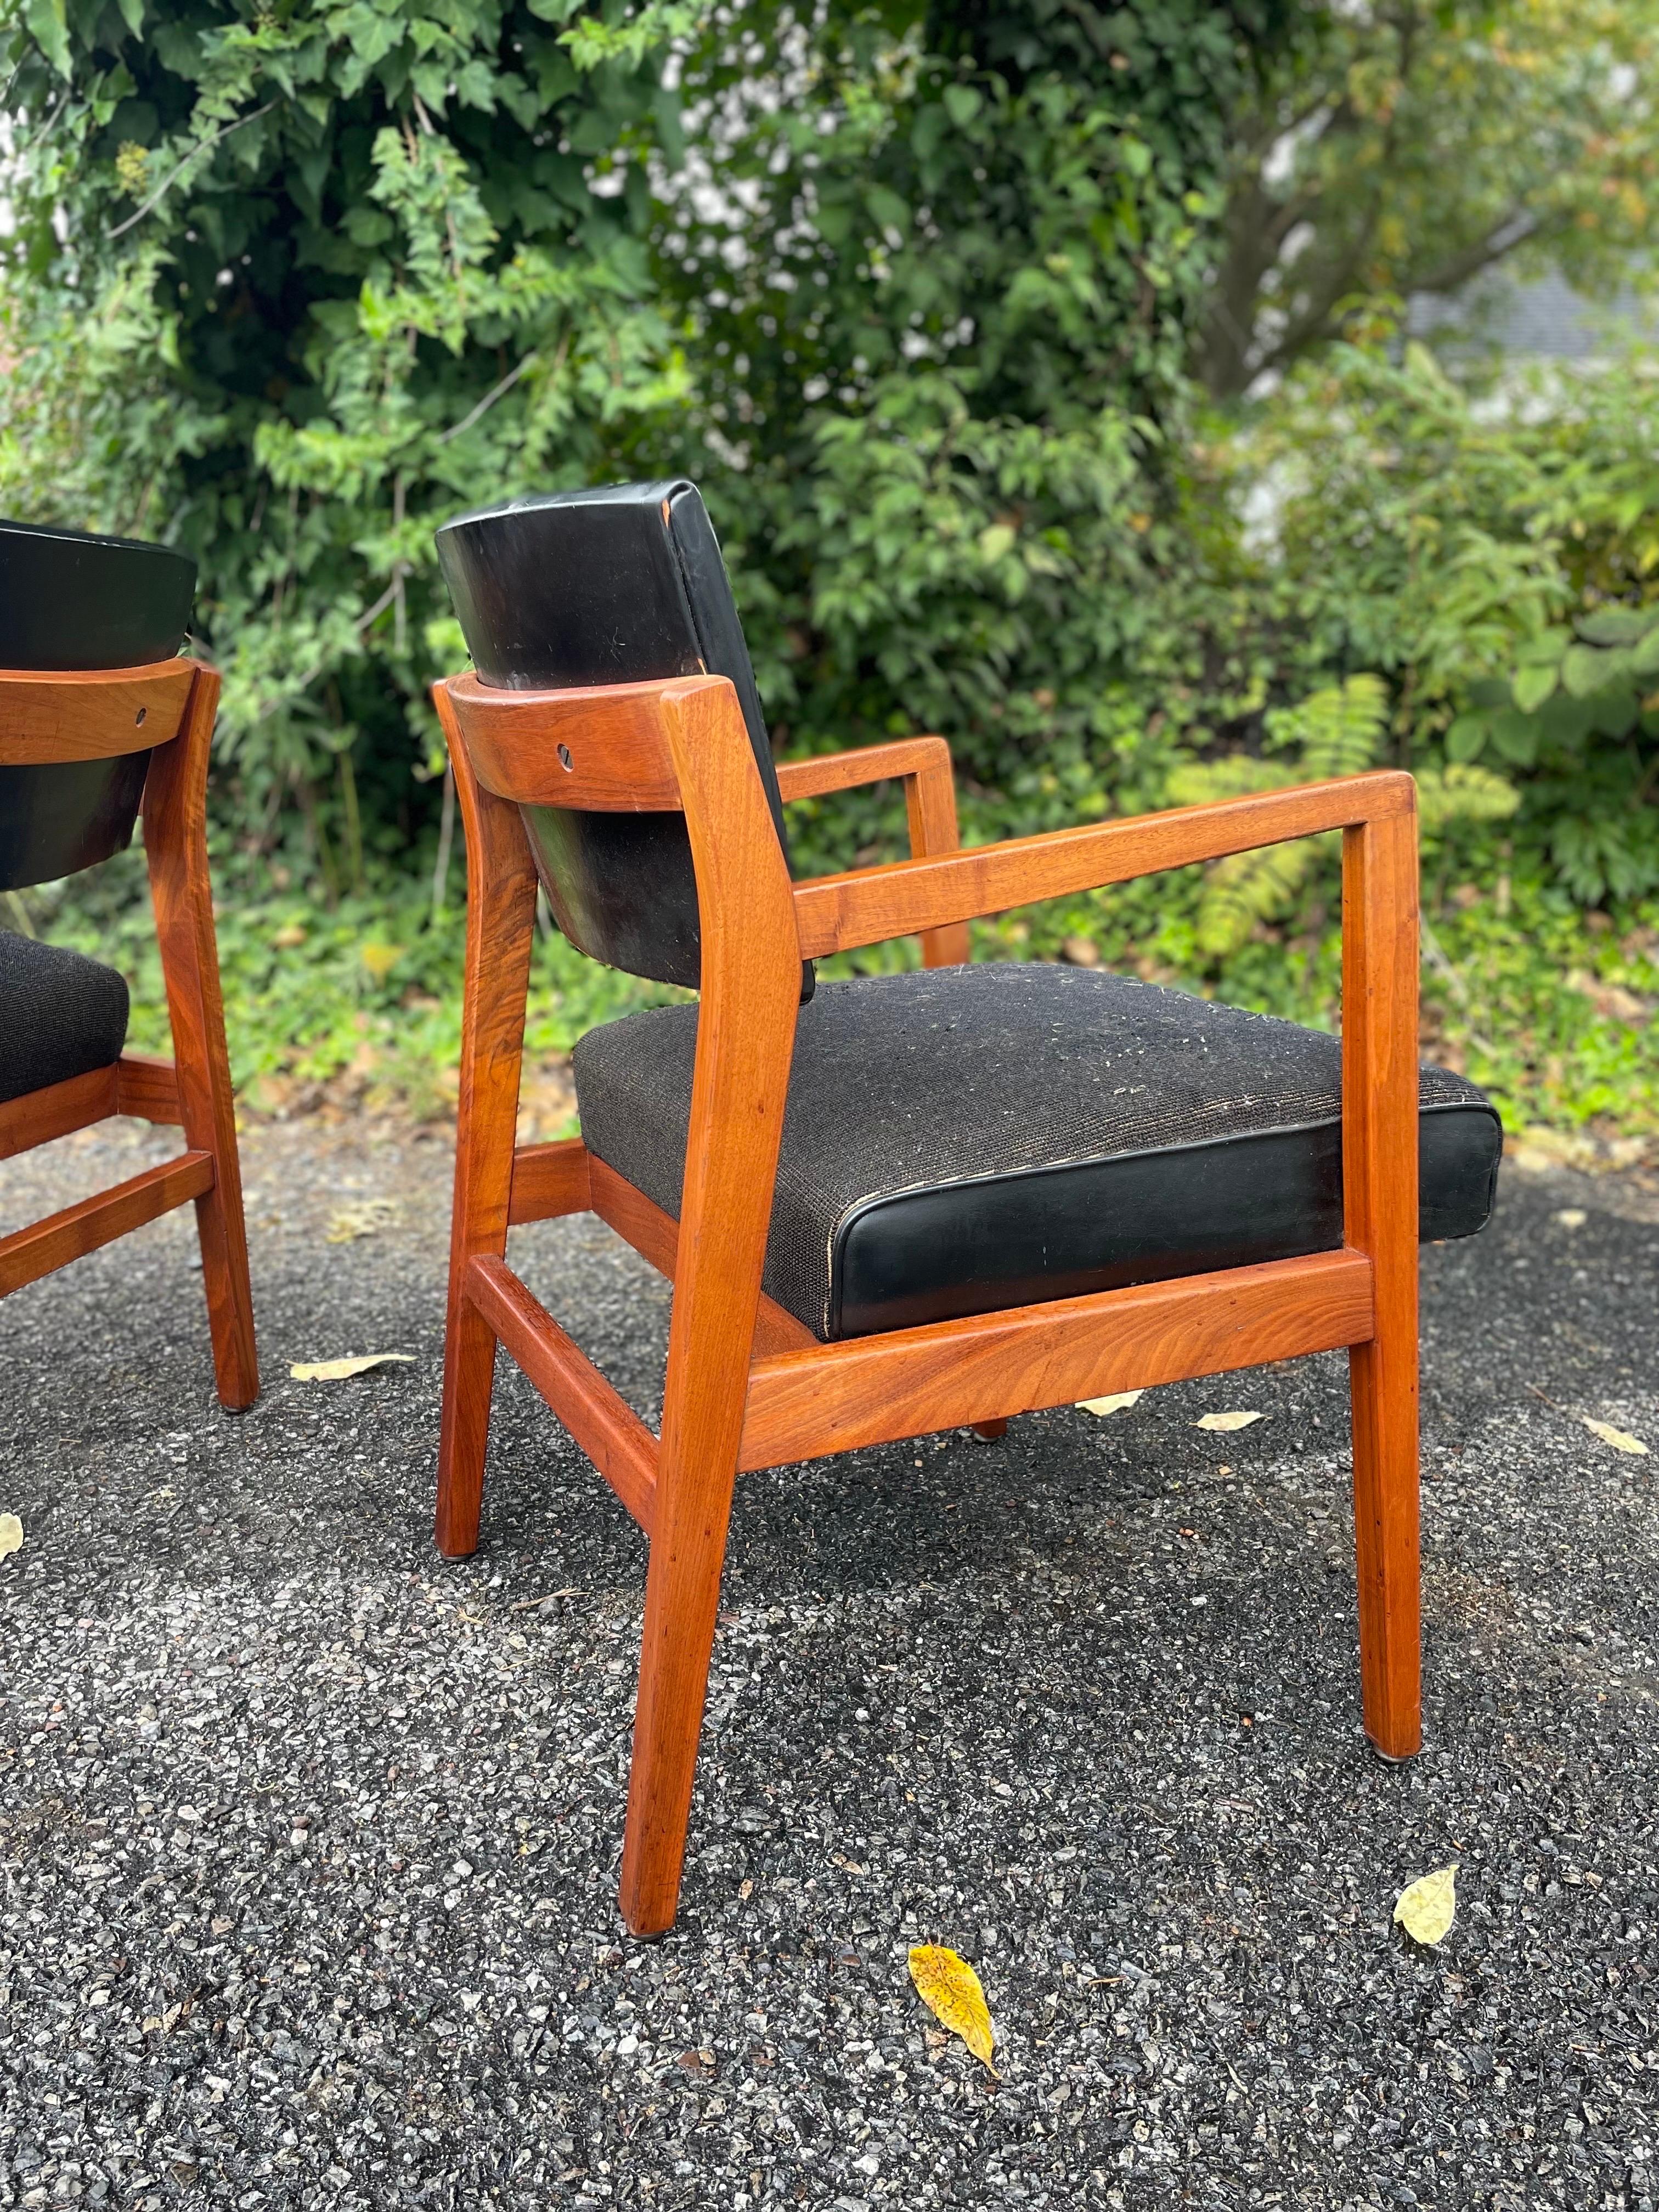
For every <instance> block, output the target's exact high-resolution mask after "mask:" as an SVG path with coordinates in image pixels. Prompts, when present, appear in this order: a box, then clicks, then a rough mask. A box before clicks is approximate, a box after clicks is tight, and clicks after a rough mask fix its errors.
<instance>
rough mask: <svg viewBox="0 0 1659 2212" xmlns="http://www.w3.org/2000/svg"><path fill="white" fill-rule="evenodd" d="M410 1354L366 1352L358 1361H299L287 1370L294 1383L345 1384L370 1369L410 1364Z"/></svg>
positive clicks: (411, 1354) (411, 1361) (412, 1358)
mask: <svg viewBox="0 0 1659 2212" xmlns="http://www.w3.org/2000/svg"><path fill="white" fill-rule="evenodd" d="M414 1358H415V1355H414V1353H413V1352H365V1353H364V1354H363V1355H362V1358H360V1359H301V1360H300V1361H298V1362H297V1363H296V1364H295V1365H294V1366H292V1367H290V1368H289V1370H288V1371H289V1374H290V1375H291V1376H293V1377H294V1379H295V1382H296V1383H345V1382H349V1380H350V1378H351V1376H354V1375H367V1374H368V1370H369V1369H370V1368H371V1367H390V1366H391V1365H392V1364H393V1362H394V1361H400V1362H402V1363H404V1364H412V1363H413V1361H414Z"/></svg>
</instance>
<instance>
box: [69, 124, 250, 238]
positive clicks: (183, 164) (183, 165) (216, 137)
mask: <svg viewBox="0 0 1659 2212" xmlns="http://www.w3.org/2000/svg"><path fill="white" fill-rule="evenodd" d="M275 106H276V101H275V100H266V102H265V104H264V106H263V107H256V108H255V109H254V110H253V112H252V114H251V115H239V116H237V117H235V118H234V120H233V121H231V122H229V123H226V124H222V125H221V126H220V128H219V129H218V130H217V131H215V132H214V133H213V135H212V137H210V138H198V139H197V142H196V143H195V145H193V146H192V147H191V149H190V151H189V153H188V154H186V155H185V158H184V160H183V161H180V162H179V166H178V167H177V168H176V169H174V170H173V173H172V174H171V175H170V176H169V177H167V179H165V181H164V182H162V183H161V184H159V185H157V186H156V187H155V191H153V192H152V193H151V194H150V196H149V198H148V199H147V200H146V201H145V202H144V204H143V207H141V208H139V209H138V210H137V211H136V212H135V213H134V214H132V215H130V216H128V217H127V219H126V221H125V222H118V223H117V224H116V226H115V228H114V229H113V230H106V232H105V233H104V235H105V237H106V239H115V238H119V237H120V235H121V234H122V232H123V231H126V230H131V228H132V226H133V225H134V223H136V222H143V219H144V217H145V216H147V215H148V214H149V211H150V210H151V209H152V208H154V207H159V206H160V204H161V201H162V200H163V199H164V198H165V197H167V193H168V192H170V191H172V190H173V186H174V185H176V184H177V183H178V181H179V178H180V177H182V176H183V175H184V173H185V170H186V169H187V168H189V167H190V165H191V162H192V161H194V160H195V159H196V156H197V155H198V154H210V153H211V152H212V151H213V149H214V148H215V147H216V145H217V144H218V143H219V142H220V140H221V139H222V138H228V137H229V136H230V134H231V132H232V131H240V129H241V127H242V125H244V124H245V123H257V122H258V120H259V118H260V117H261V116H262V115H269V114H270V111H271V109H272V108H273V107H275Z"/></svg>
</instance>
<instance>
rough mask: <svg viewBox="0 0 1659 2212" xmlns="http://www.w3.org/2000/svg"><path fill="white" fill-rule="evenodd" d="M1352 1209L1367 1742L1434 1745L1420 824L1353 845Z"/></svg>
mask: <svg viewBox="0 0 1659 2212" xmlns="http://www.w3.org/2000/svg"><path fill="white" fill-rule="evenodd" d="M1344 838H1345V844H1344V866H1343V892H1342V936H1343V981H1342V1088H1343V1098H1342V1141H1343V1154H1342V1166H1343V1202H1344V1209H1345V1214H1346V1237H1347V1241H1348V1243H1350V1244H1351V1245H1353V1246H1355V1247H1357V1248H1358V1249H1360V1250H1361V1251H1364V1252H1366V1253H1368V1254H1369V1255H1370V1261H1371V1267H1372V1275H1373V1285H1374V1296H1375V1303H1376V1323H1375V1334H1373V1335H1372V1337H1371V1339H1370V1342H1369V1343H1366V1344H1358V1345H1356V1346H1354V1347H1353V1349H1352V1352H1350V1354H1349V1380H1350V1388H1351V1390H1352V1404H1353V1502H1354V1537H1355V1549H1356V1556H1357V1563H1358V1597H1359V1667H1360V1680H1361V1690H1362V1695H1363V1698H1364V1721H1365V1732H1366V1734H1367V1735H1369V1736H1370V1739H1371V1741H1372V1742H1373V1743H1375V1745H1376V1747H1377V1749H1378V1750H1379V1751H1381V1752H1382V1753H1383V1754H1384V1755H1385V1756H1386V1757H1388V1758H1390V1759H1409V1758H1410V1757H1411V1756H1412V1754H1413V1753H1414V1752H1416V1751H1418V1750H1419V1749H1420V1748H1421V1747H1422V1742H1423V1719H1422V1657H1421V1643H1422V1638H1421V1625H1420V1602H1421V1601H1420V1589H1419V1584H1420V1571H1421V1570H1420V1556H1419V1490H1418V1342H1417V1303H1418V1300H1417V1226H1418V1222H1417V1217H1418V1160H1417V1151H1418V1098H1417V1086H1418V1076H1417V990H1418V957H1419V956H1418V918H1417V824H1416V818H1415V817H1414V815H1409V814H1408V815H1403V816H1395V817H1392V818H1389V819H1387V820H1383V821H1376V822H1368V823H1364V824H1362V825H1361V826H1360V827H1359V828H1358V829H1349V830H1347V831H1346V832H1345V833H1344Z"/></svg>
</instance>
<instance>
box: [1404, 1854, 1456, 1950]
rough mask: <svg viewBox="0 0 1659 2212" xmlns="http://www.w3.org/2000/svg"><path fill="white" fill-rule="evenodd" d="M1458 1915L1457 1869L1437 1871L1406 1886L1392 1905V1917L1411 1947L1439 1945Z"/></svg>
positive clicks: (1449, 1868)
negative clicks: (1410, 1941) (1410, 1940)
mask: <svg viewBox="0 0 1659 2212" xmlns="http://www.w3.org/2000/svg"><path fill="white" fill-rule="evenodd" d="M1456 1912H1457V1867H1456V1864H1455V1862H1454V1863H1453V1864H1452V1865H1450V1866H1444V1867H1437V1869H1435V1871H1434V1872H1433V1873H1432V1874H1425V1875H1419V1878H1418V1880H1417V1881H1413V1882H1411V1883H1408V1884H1407V1887H1405V1888H1404V1889H1402V1890H1401V1893H1400V1894H1399V1896H1398V1897H1397V1898H1395V1901H1394V1917H1395V1919H1396V1920H1397V1921H1398V1922H1399V1923H1400V1925H1401V1927H1402V1928H1403V1929H1405V1931H1406V1933H1407V1935H1408V1936H1410V1937H1411V1939H1412V1941H1413V1943H1430V1944H1433V1943H1438V1942H1441V1941H1442V1940H1443V1937H1444V1936H1446V1935H1447V1934H1448V1933H1449V1930H1450V1928H1451V1924H1452V1921H1453V1920H1454V1918H1455V1917H1456Z"/></svg>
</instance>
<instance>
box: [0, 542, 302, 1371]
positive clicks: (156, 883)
mask: <svg viewBox="0 0 1659 2212" xmlns="http://www.w3.org/2000/svg"><path fill="white" fill-rule="evenodd" d="M149 556H155V560H154V561H153V562H152V561H151V560H150V559H149ZM8 562H21V567H22V574H21V576H20V575H19V574H16V573H15V572H14V573H8V569H7V563H8ZM169 565H170V566H171V568H173V569H179V570H183V571H184V572H185V574H184V575H183V576H182V578H180V577H179V576H177V575H172V574H166V573H164V574H163V575H162V578H161V583H160V585H159V586H158V585H156V584H155V582H154V580H153V579H152V576H151V571H152V570H153V569H155V568H162V569H163V570H164V571H165V570H166V568H167V567H168V566H169ZM135 567H136V569H137V586H136V587H135V589H134V590H133V591H132V592H128V590H127V587H128V585H129V583H130V581H131V576H132V573H133V571H134V569H135ZM59 572H61V573H59ZM193 580H194V568H193V565H192V564H191V563H190V562H186V561H184V560H183V559H182V558H181V557H180V556H177V555H173V554H171V553H167V552H166V550H165V549H163V548H160V547H149V546H139V545H133V544H129V543H128V542H127V541H123V540H112V539H98V538H84V537H81V536H78V535H76V534H75V533H70V532H25V531H22V530H21V529H20V527H19V526H15V525H9V526H0V586H5V587H7V588H6V590H5V600H6V604H5V608H4V612H3V615H0V647H9V648H10V649H11V651H12V653H13V654H14V655H15V657H16V658H19V659H21V658H22V657H23V650H21V649H20V648H22V649H27V647H30V646H35V647H39V646H40V642H41V633H42V631H45V632H46V634H47V636H48V640H49V642H50V644H51V645H52V647H53V648H54V649H56V650H57V651H58V652H61V653H62V655H63V657H64V659H69V658H70V654H71V653H74V652H75V651H76V650H77V649H84V648H85V647H87V644H88V631H91V632H92V633H93V635H92V639H91V642H92V645H93V647H94V650H95V648H96V646H97V643H98V639H97V635H96V629H97V623H96V621H95V620H94V621H93V622H90V623H88V622H81V623H77V620H76V606H75V599H76V593H77V592H80V593H82V594H83V595H84V594H87V593H90V595H91V597H92V600H93V605H94V609H100V610H101V612H102V614H103V616H104V617H105V623H104V626H105V628H106V629H111V628H112V629H114V631H115V633H116V635H117V637H118V641H126V642H128V643H129V644H131V642H133V641H137V642H138V643H139V644H140V646H141V647H142V645H143V642H144V641H145V640H146V638H148V641H149V646H150V649H151V650H152V651H157V650H166V649H167V646H168V644H169V643H176V641H177V638H178V635H179V633H180V632H181V631H182V629H183V628H184V622H185V617H187V615H188V612H189V605H190V589H191V584H192V583H193ZM181 594H182V596H180V595H181ZM158 599H159V601H160V602H161V604H160V605H157V604H156V602H157V600H158ZM82 604H83V605H84V599H83V602H82ZM124 617H125V618H129V619H128V629H130V631H131V635H130V636H126V635H125V633H124V632H123V630H122V621H123V618H124ZM218 696H219V678H218V676H217V675H216V673H215V671H213V670H212V669H210V668H206V667H204V666H203V665H201V664H200V663H199V662H197V661H193V660H186V659H154V660H152V661H150V662H149V663H148V664H146V665H137V666H132V667H119V668H91V669H88V668H86V667H84V666H82V667H70V669H68V670H58V669H53V668H50V667H47V668H44V669H43V668H40V667H39V666H34V667H26V668H7V669H0V890H15V889H17V888H19V887H21V886H23V885H27V884H33V883H40V882H44V881H48V880H51V879H53V878H57V877H59V876H62V875H64V874H66V873H70V872H73V871H74V870H76V869H78V868H81V867H84V866H90V865H92V863H93V862H94V861H96V860H102V859H104V858H106V856H107V855H108V854H110V853H112V852H114V851H116V850H118V848H120V847H122V846H124V845H125V844H126V843H127V842H128V841H129V840H130V838H131V835H132V829H133V826H134V823H135V820H136V818H137V814H138V812H139V811H140V808H141V806H142V811H143V823H144V848H145V854H146V857H147V860H148V861H149V883H150V894H151V898H152V901H153V903H154V906H155V924H156V931H157V935H158V938H159V941H160V947H161V968H162V973H163V975H164V977H165V979H166V983H167V1009H168V1013H169V1015H170V1017H171V1020H172V1025H173V1045H174V1050H175V1052H176V1054H177V1061H176V1064H175V1063H174V1062H173V1061H171V1060H158V1059H154V1058H151V1057H149V1055H147V1054H136V1053H128V1052H125V1051H123V1049H122V1047H123V1044H124V1043H125V1036H126V1024H127V989H126V985H125V981H123V979H122V978H121V977H120V976H119V975H117V974H116V973H115V972H114V971H113V970H112V969H108V968H106V967H103V966H102V965H101V964H100V963H98V962H96V961H93V960H88V959H85V958H83V957H82V956H81V955H80V954H78V953H76V952H71V951H67V950H65V949H64V948H62V947H59V946H56V945H42V944H38V943H36V942H34V941H33V939H27V938H24V937H20V936H16V935H13V934H3V935H0V1159H4V1158H10V1157H11V1156H12V1155H13V1154H15V1153H17V1152H26V1151H27V1150H29V1149H30V1148H31V1147H32V1146H36V1145H43V1144H46V1143H47V1142H49V1141H50V1139H52V1138H54V1137H61V1136H65V1135H67V1134H68V1133H70V1131H71V1130H74V1129H80V1128H84V1127H87V1126H88V1123H91V1122H94V1121H102V1120H104V1119H105V1118H106V1116H107V1115H113V1114H131V1115H137V1116H138V1117H139V1118H141V1119H142V1120H144V1121H154V1122H161V1123H168V1124H173V1125H175V1126H181V1127H182V1128H183V1131H184V1136H185V1148H186V1149H185V1151H184V1152H181V1153H180V1154H179V1157H178V1158H176V1159H172V1160H167V1161H165V1162H163V1163H162V1164H161V1165H159V1166H156V1167H152V1168H146V1169H145V1170H143V1172H142V1173H141V1174H138V1175H136V1176H131V1178H130V1179H129V1180H128V1181H127V1182H123V1183H120V1184H118V1186H117V1187H116V1188H114V1189H112V1190H106V1191H103V1192H100V1193H99V1194H97V1195H96V1196H94V1197H92V1198H88V1199H85V1200H82V1202H81V1203H80V1204H79V1205H78V1206H70V1207H68V1208H66V1209H65V1210H64V1212H60V1213H56V1214H53V1215H52V1217H51V1218H49V1219H47V1220H45V1221H40V1222H36V1223H34V1224H33V1225H31V1226H30V1227H27V1228H24V1229H20V1230H17V1231H15V1232H14V1233H13V1234H12V1235H10V1236H8V1237H0V1297H3V1296H4V1295H5V1294H6V1293H7V1292H9V1291H15V1290H19V1289H21V1287H22V1285H24V1284H26V1283H32V1282H33V1281H34V1280H35V1279H37V1278H38V1277H40V1276H41V1275H45V1274H49V1273H51V1272H52V1270H53V1269H54V1268H58V1267H64V1266H65V1265H67V1263H68V1262H69V1261H71V1260H75V1259H78V1258H79V1257H80V1256H81V1255H82V1254H83V1253H87V1252H92V1251H95V1250H96V1249H98V1248H99V1246H100V1245H103V1244H107V1243H112V1241H113V1240H114V1239H115V1238H117V1237H124V1236H125V1235H126V1233H127V1231H129V1230H132V1229H137V1228H139V1227H141V1226H142V1225H143V1224H144V1223H145V1222H147V1221H153V1220H155V1218H157V1216H158V1215H160V1214H162V1213H166V1212H170V1211H171V1210H172V1208H173V1207H174V1206H182V1205H183V1204H184V1203H185V1200H193V1201H194V1204H195V1206H196V1222H197V1231H198V1234H199V1236H200V1239H201V1247H202V1274H203V1282H204V1287H205V1289H206V1292H207V1303H208V1321H209V1327H210V1333H211V1336H212V1340H213V1361H214V1370H215V1374H216V1379H217V1383H218V1391H219V1397H220V1400H221V1401H222V1403H223V1404H224V1405H225V1406H227V1407H232V1408H241V1407H246V1406H250V1405H252V1402H253V1401H254V1399H255V1398H256V1397H257V1396H258V1388H259V1380H258V1364H257V1360H256V1357H255V1351H254V1337H253V1305H252V1295H251V1293H250V1290H249V1285H248V1265H247V1245H246V1235H245V1231H244V1227H243V1220H242V1194H241V1181H240V1170H239V1166H238V1161H237V1152H236V1124H235V1118H234V1109H233V1106H232V1100H231V1089H230V1069H229V1064H228V1059H227V1056H226V1052H225V1035H224V1017H223V1012H222V1005H221V1000H220V995H219V969H218V961H217V955H216V947H215V943H214V932H213V896H212V890H211V887H210V883H209V879H208V864H207V831H206V816H207V771H208V749H209V746H210V743H211V740H212V736H213V721H214V711H215V707H216V702H217V699H218Z"/></svg>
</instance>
